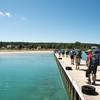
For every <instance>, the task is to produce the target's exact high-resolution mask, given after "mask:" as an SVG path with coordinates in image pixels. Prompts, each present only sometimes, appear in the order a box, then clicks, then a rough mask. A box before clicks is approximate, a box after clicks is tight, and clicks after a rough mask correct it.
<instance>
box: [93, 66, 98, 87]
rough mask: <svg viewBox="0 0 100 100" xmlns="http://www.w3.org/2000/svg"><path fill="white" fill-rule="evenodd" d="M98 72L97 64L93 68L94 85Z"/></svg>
mask: <svg viewBox="0 0 100 100" xmlns="http://www.w3.org/2000/svg"><path fill="white" fill-rule="evenodd" d="M96 72H97V66H95V67H94V68H93V83H92V84H93V85H94V84H95V81H96Z"/></svg>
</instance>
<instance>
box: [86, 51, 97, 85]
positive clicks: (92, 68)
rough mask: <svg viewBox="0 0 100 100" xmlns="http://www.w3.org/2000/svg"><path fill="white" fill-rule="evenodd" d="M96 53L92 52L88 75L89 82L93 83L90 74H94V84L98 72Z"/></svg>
mask: <svg viewBox="0 0 100 100" xmlns="http://www.w3.org/2000/svg"><path fill="white" fill-rule="evenodd" d="M96 59H97V58H96V55H95V52H92V54H91V57H90V64H89V77H88V82H90V83H91V80H90V74H92V79H93V83H92V84H93V85H95V81H96V72H97V60H96Z"/></svg>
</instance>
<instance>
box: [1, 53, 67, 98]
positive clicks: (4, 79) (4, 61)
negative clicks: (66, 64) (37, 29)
mask: <svg viewBox="0 0 100 100" xmlns="http://www.w3.org/2000/svg"><path fill="white" fill-rule="evenodd" d="M0 100H69V98H68V96H67V93H66V91H65V89H64V86H63V83H62V80H61V77H60V74H59V71H58V67H57V65H56V62H55V59H54V57H53V54H52V53H49V54H46V53H40V54H39V53H33V54H28V53H26V54H3V55H0Z"/></svg>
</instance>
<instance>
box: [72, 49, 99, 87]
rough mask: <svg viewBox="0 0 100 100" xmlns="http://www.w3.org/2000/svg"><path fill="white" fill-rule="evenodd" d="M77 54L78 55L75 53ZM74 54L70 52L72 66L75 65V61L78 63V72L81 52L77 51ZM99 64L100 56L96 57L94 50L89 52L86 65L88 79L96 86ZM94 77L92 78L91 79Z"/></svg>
mask: <svg viewBox="0 0 100 100" xmlns="http://www.w3.org/2000/svg"><path fill="white" fill-rule="evenodd" d="M74 52H76V53H74ZM74 52H73V50H71V51H70V58H71V64H74V59H75V62H76V70H77V69H79V65H80V61H81V58H82V56H81V55H82V53H81V50H79V49H77V50H75V51H74ZM98 63H99V59H98V56H97V55H96V53H95V51H93V50H92V49H89V50H88V55H87V60H86V65H87V71H86V74H87V77H88V83H89V84H92V85H95V81H96V73H97V66H98ZM91 76H92V78H91Z"/></svg>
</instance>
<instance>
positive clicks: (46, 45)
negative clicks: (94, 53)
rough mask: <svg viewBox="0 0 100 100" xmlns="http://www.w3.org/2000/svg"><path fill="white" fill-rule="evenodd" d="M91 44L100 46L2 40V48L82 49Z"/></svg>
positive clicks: (77, 43) (0, 47)
mask: <svg viewBox="0 0 100 100" xmlns="http://www.w3.org/2000/svg"><path fill="white" fill-rule="evenodd" d="M91 46H97V47H98V48H100V44H91V43H80V42H75V43H43V42H41V43H32V42H0V49H19V50H20V49H30V50H31V49H37V47H40V48H41V49H72V48H80V49H82V50H87V49H89V48H91Z"/></svg>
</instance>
